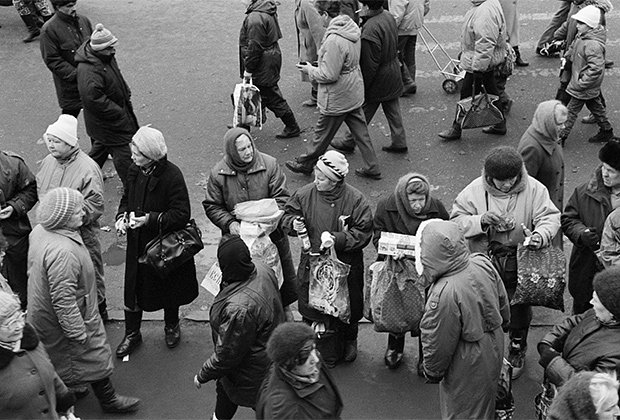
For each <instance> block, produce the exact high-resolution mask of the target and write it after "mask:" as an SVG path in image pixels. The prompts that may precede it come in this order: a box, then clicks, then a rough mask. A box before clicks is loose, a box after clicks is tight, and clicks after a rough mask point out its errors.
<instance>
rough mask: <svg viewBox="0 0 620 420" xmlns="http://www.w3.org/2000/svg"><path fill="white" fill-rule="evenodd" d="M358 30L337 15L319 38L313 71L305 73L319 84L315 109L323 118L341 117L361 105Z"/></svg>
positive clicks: (362, 101)
mask: <svg viewBox="0 0 620 420" xmlns="http://www.w3.org/2000/svg"><path fill="white" fill-rule="evenodd" d="M360 38H361V30H360V28H359V26H357V25H356V24H355V22H353V20H352V19H351V18H350V17H348V16H346V15H340V16H337V17H335V18H333V19H332V20H331V21H330V22H329V26H328V27H327V30H326V31H325V35H324V36H323V41H322V43H321V48H319V59H318V66H317V67H310V68H309V69H308V76H309V77H310V80H312V81H315V82H317V83H318V84H319V86H318V92H317V105H318V107H319V111H320V112H321V114H323V115H343V114H346V113H347V112H350V111H353V110H354V109H357V108H359V107H361V106H362V105H363V104H364V91H363V90H362V89H360V87H361V86H362V85H363V82H364V79H363V77H362V71H361V70H360V54H361V42H360Z"/></svg>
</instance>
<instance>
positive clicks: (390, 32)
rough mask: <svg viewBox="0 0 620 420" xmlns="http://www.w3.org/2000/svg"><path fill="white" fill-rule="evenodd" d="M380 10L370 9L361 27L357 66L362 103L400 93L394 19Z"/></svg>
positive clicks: (385, 100)
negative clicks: (361, 82)
mask: <svg viewBox="0 0 620 420" xmlns="http://www.w3.org/2000/svg"><path fill="white" fill-rule="evenodd" d="M380 10H381V11H376V12H375V11H372V10H371V11H370V14H369V15H368V16H367V17H366V22H365V23H364V26H362V53H361V59H360V67H361V69H362V77H363V78H364V97H365V99H366V102H387V101H391V100H394V99H397V98H399V97H400V95H401V94H402V93H403V81H402V79H401V77H400V61H398V33H397V29H396V21H395V20H394V18H393V17H392V15H390V12H388V11H385V10H382V9H380Z"/></svg>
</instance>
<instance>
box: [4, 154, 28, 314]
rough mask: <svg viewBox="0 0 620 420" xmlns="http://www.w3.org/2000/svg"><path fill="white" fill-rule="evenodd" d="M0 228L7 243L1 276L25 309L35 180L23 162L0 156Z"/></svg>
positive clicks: (6, 155)
mask: <svg viewBox="0 0 620 420" xmlns="http://www.w3.org/2000/svg"><path fill="white" fill-rule="evenodd" d="M0 169H1V171H0V228H1V229H2V232H3V233H4V236H5V237H6V239H7V242H8V248H7V250H6V256H5V257H4V263H3V264H0V269H1V273H2V275H3V276H4V277H6V279H7V280H8V282H9V285H10V286H11V288H12V289H13V291H14V292H15V293H17V294H18V295H19V299H20V301H21V305H22V310H25V309H26V301H27V299H26V293H27V290H28V273H27V271H28V235H29V234H30V231H31V230H32V227H31V226H30V221H29V220H28V212H29V211H30V209H31V208H32V207H33V206H34V205H35V203H36V202H37V182H36V178H35V176H34V175H33V173H32V172H30V169H28V166H26V163H25V162H24V160H23V159H22V158H21V157H19V156H17V155H14V154H12V153H10V152H0Z"/></svg>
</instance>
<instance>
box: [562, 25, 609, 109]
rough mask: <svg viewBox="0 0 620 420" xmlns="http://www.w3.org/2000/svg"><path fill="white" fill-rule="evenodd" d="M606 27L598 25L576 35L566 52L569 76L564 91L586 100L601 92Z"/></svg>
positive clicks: (603, 74) (603, 73)
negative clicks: (570, 63)
mask: <svg viewBox="0 0 620 420" xmlns="http://www.w3.org/2000/svg"><path fill="white" fill-rule="evenodd" d="M606 42H607V29H605V28H604V27H603V26H599V27H597V28H594V29H589V30H588V31H587V32H586V33H584V34H582V35H577V37H576V38H575V40H574V41H573V44H572V45H571V46H570V48H569V51H568V53H567V55H568V57H570V61H571V62H572V63H573V64H572V67H571V78H570V82H568V86H567V87H566V92H567V93H568V94H569V95H571V96H572V97H574V98H577V99H581V100H583V101H587V100H588V99H593V98H596V97H597V96H599V95H600V94H601V85H602V84H603V77H604V76H605V43H606Z"/></svg>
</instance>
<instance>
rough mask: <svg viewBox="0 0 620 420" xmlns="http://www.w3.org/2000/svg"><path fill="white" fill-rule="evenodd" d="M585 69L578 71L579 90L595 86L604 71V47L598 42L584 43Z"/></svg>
mask: <svg viewBox="0 0 620 420" xmlns="http://www.w3.org/2000/svg"><path fill="white" fill-rule="evenodd" d="M584 55H585V61H586V63H585V67H584V68H583V69H581V70H580V71H579V79H578V81H577V82H578V84H579V87H580V89H581V90H584V91H585V90H588V89H592V87H594V86H596V85H597V84H598V83H599V82H600V79H601V77H603V72H604V71H605V47H604V46H602V45H600V44H599V43H598V42H597V43H593V42H586V43H585V46H584Z"/></svg>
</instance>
